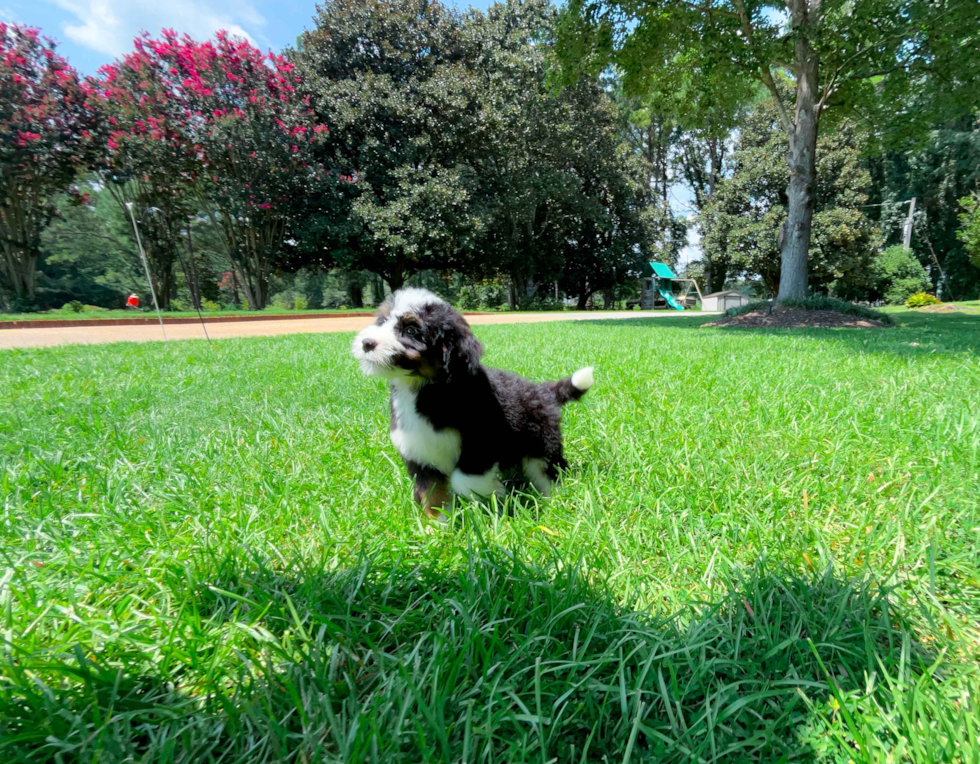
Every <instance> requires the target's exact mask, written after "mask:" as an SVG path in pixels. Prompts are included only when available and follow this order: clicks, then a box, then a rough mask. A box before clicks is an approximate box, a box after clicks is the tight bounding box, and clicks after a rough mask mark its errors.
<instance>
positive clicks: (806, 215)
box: [559, 0, 980, 299]
mask: <svg viewBox="0 0 980 764" xmlns="http://www.w3.org/2000/svg"><path fill="white" fill-rule="evenodd" d="M978 25H980V5H978V4H977V3H976V2H974V1H973V0H938V2H937V1H935V0H864V2H861V3H858V4H854V3H849V2H838V1H837V0H833V1H829V0H785V2H778V1H777V0H764V2H759V3H749V2H746V0H717V1H716V2H704V3H695V2H690V1H689V0H645V1H644V2H639V3H636V2H633V1H632V0H630V1H629V2H627V0H571V2H570V3H569V5H568V7H567V10H566V14H565V17H564V23H563V26H562V29H561V34H560V36H559V40H560V43H561V47H560V51H559V52H560V55H561V58H562V60H563V61H564V62H565V64H566V65H567V66H569V67H570V68H572V69H576V68H580V67H583V66H584V67H586V68H589V69H592V70H593V71H597V70H599V69H601V68H604V67H605V66H608V65H609V64H610V63H612V64H615V65H616V66H618V67H619V68H620V69H621V70H622V71H623V72H624V75H625V77H626V79H627V82H628V83H632V85H633V86H634V87H635V88H637V89H638V90H639V91H640V92H642V91H643V89H644V88H645V87H650V86H651V82H652V83H653V86H656V87H658V88H659V92H667V88H666V86H665V85H664V84H663V83H666V85H667V86H671V85H674V84H676V83H677V82H682V81H684V79H685V77H686V72H689V71H692V70H696V71H697V72H698V73H699V76H700V78H701V82H702V85H703V87H704V89H705V92H706V94H710V95H711V96H713V97H714V96H716V97H717V100H726V99H729V98H730V97H731V96H730V94H729V93H728V92H727V91H728V90H729V89H733V88H738V87H739V83H744V82H746V81H755V82H758V83H760V84H761V86H763V87H765V88H766V89H767V90H768V91H769V94H770V97H771V98H772V99H773V102H774V104H775V108H776V111H777V114H778V118H779V125H780V128H781V130H782V133H783V140H784V147H785V149H786V150H785V158H786V163H787V166H788V169H789V176H788V183H787V188H786V198H787V208H788V215H787V222H786V229H785V236H784V237H783V243H782V246H781V251H780V260H781V265H780V268H779V272H780V283H779V291H778V296H779V298H780V299H789V298H802V297H804V296H805V295H806V293H807V283H808V282H807V279H808V257H809V254H810V245H811V230H812V222H813V214H814V210H815V207H816V203H817V197H816V184H817V176H816V171H817V152H818V146H817V138H818V131H819V125H820V121H821V118H822V117H823V116H824V115H825V113H827V112H828V111H830V110H831V109H834V110H836V111H844V110H845V109H849V108H855V107H857V108H861V109H863V108H865V107H867V108H869V109H870V108H877V109H878V111H879V113H881V111H882V109H883V108H888V109H891V111H892V113H893V114H895V113H898V114H900V115H902V117H903V120H904V123H905V126H906V127H908V126H909V125H910V124H912V123H913V122H915V121H916V120H915V119H910V118H909V117H908V116H907V114H906V113H905V110H902V109H896V108H895V106H896V105H897V104H901V103H903V102H905V101H906V100H907V99H908V98H909V97H910V95H911V94H916V95H921V94H935V93H940V94H941V95H934V96H932V97H926V96H923V98H921V99H920V100H919V101H918V103H919V105H920V106H923V107H925V106H927V105H928V106H931V107H935V108H943V109H959V110H963V109H965V108H971V105H970V101H971V100H972V96H971V95H968V94H969V93H971V92H973V88H972V86H971V83H975V82H976V81H977V75H978V74H980V52H978V50H980V46H977V45H976V40H975V39H974V38H975V35H976V30H977V28H978ZM784 76H785V77H788V78H790V80H791V81H792V95H791V96H790V97H789V98H787V97H786V95H785V94H784V92H783V90H782V89H781V87H780V86H779V84H778V81H779V80H780V79H781V77H784ZM920 111H921V112H924V111H926V109H924V108H923V109H921V110H920ZM731 126H734V125H731Z"/></svg>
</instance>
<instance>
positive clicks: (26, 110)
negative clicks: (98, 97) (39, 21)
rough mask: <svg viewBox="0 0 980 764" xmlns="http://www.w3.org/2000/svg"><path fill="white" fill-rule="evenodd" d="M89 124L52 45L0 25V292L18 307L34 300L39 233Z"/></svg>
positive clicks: (81, 158) (84, 146)
mask: <svg viewBox="0 0 980 764" xmlns="http://www.w3.org/2000/svg"><path fill="white" fill-rule="evenodd" d="M95 125H96V120H95V118H94V115H93V112H92V110H91V108H90V106H89V101H88V97H87V95H86V93H85V91H84V89H83V88H82V86H81V83H80V82H79V79H78V75H77V74H76V73H75V70H74V69H72V68H71V67H70V66H68V64H67V63H66V62H65V60H64V59H63V58H61V57H60V56H59V55H57V54H56V53H55V47H54V43H53V42H51V41H50V40H48V39H46V38H43V37H41V35H40V33H39V32H38V30H36V29H32V28H30V27H22V26H17V25H10V24H4V23H0V188H2V190H0V194H2V198H0V243H2V248H3V260H2V262H0V266H2V267H0V287H5V288H6V289H7V290H9V292H10V294H11V295H12V297H13V298H14V299H15V300H17V301H19V302H21V303H26V304H33V302H34V300H35V291H36V272H37V262H38V257H39V256H40V241H41V233H42V231H43V230H44V227H45V225H47V223H48V221H49V220H50V219H51V217H52V216H53V215H54V214H55V209H56V203H57V200H58V198H59V196H60V195H62V194H64V193H65V192H67V191H69V190H72V187H73V183H74V181H75V178H76V176H77V174H78V172H79V170H80V168H83V167H84V166H85V164H86V162H87V158H88V152H89V147H90V146H91V144H92V138H91V136H92V131H93V130H95ZM75 192H76V196H77V190H75Z"/></svg>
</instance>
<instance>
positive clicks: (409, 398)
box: [391, 381, 461, 475]
mask: <svg viewBox="0 0 980 764" xmlns="http://www.w3.org/2000/svg"><path fill="white" fill-rule="evenodd" d="M391 395H392V398H391V400H392V406H393V408H394V413H395V426H394V427H393V428H392V430H391V442H392V443H394V444H395V448H397V449H398V453H400V454H401V455H402V458H403V459H406V460H408V461H413V462H418V463H419V464H425V465H428V466H430V467H435V468H436V469H437V470H439V471H440V472H442V473H443V474H444V475H451V474H452V472H453V470H454V469H456V462H458V461H459V451H460V442H461V441H460V437H459V432H458V431H457V430H450V429H445V430H436V429H435V428H433V426H432V425H431V424H429V420H427V419H425V418H424V417H422V416H420V415H419V412H418V411H417V410H416V408H415V391H414V390H412V389H411V388H410V387H407V386H406V385H403V384H399V383H398V382H397V381H396V382H395V383H394V384H393V385H392V388H391Z"/></svg>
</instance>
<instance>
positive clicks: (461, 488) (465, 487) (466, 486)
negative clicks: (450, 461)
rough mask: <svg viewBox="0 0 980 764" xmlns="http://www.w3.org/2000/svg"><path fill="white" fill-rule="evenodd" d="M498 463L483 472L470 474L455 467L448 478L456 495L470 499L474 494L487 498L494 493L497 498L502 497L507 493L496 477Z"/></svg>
mask: <svg viewBox="0 0 980 764" xmlns="http://www.w3.org/2000/svg"><path fill="white" fill-rule="evenodd" d="M498 469H499V467H498V465H496V464H495V465H493V467H491V468H490V469H489V470H487V471H486V472H483V473H477V474H472V473H468V472H463V471H462V470H459V469H457V470H456V471H455V472H453V474H452V477H451V478H450V479H449V482H450V485H452V487H453V492H454V493H456V494H457V495H458V496H463V497H465V498H467V499H472V498H473V497H474V496H482V497H483V498H489V497H490V496H491V494H496V495H497V498H499V499H503V498H504V497H505V496H506V495H507V491H506V490H505V489H504V484H503V483H501V482H500V479H499V478H498V477H497V470H498Z"/></svg>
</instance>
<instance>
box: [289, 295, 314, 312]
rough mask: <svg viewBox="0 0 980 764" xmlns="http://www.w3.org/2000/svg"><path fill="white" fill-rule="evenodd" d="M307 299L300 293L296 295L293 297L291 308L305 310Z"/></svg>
mask: <svg viewBox="0 0 980 764" xmlns="http://www.w3.org/2000/svg"><path fill="white" fill-rule="evenodd" d="M309 304H310V303H309V301H308V300H307V299H306V297H304V296H303V295H301V294H298V295H296V297H294V298H293V308H294V309H295V310H306V306H307V305H309Z"/></svg>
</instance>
